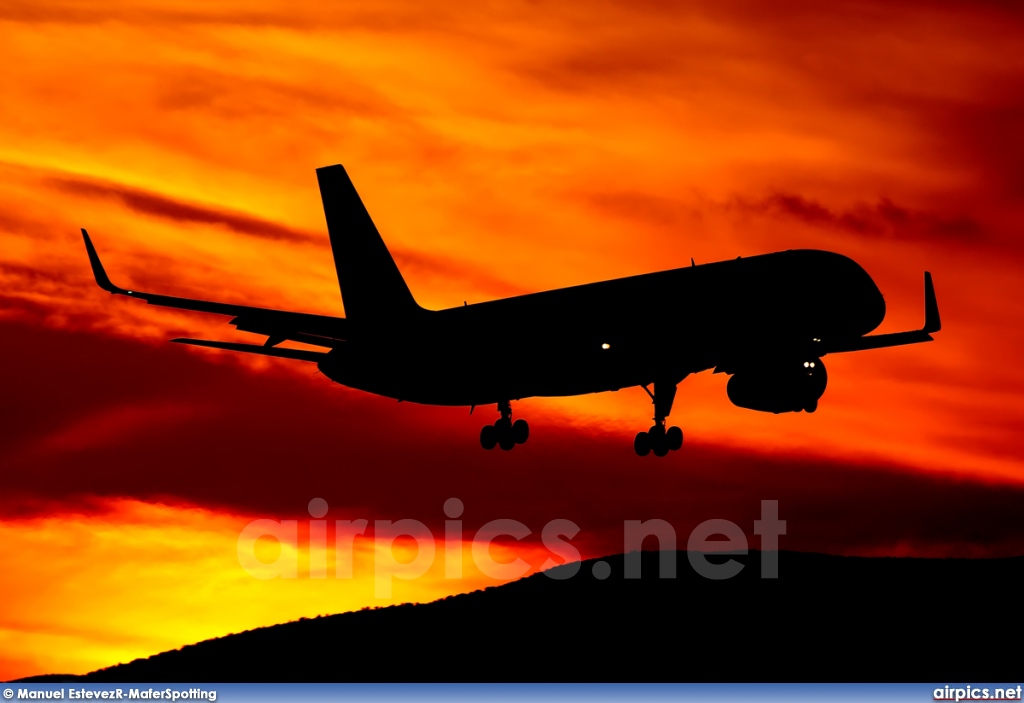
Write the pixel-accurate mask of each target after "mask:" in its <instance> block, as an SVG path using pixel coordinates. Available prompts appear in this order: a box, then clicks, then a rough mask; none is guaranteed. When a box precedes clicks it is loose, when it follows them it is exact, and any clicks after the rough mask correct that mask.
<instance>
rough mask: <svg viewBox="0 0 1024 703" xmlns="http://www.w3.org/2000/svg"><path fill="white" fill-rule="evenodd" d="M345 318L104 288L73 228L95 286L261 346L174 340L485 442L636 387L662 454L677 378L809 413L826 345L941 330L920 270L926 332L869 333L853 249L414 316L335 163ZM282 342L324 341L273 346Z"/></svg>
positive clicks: (821, 383)
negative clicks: (204, 316)
mask: <svg viewBox="0 0 1024 703" xmlns="http://www.w3.org/2000/svg"><path fill="white" fill-rule="evenodd" d="M317 179H318V181H319V184H320V195H321V198H322V199H323V205H324V213H325V215H326V219H327V231H328V234H329V236H330V241H331V248H332V251H333V254H334V265H335V267H336V269H337V272H338V283H339V284H340V287H341V296H342V302H343V304H344V306H345V317H343V318H340V317H329V316H324V315H311V314H307V313H300V312H284V311H281V310H271V309H267V308H257V307H250V306H247V305H235V304H231V303H217V302H210V301H205V300H192V299H188V298H175V297H170V296H165V295H155V294H153V293H143V292H141V291H136V290H126V289H124V288H119V287H118V286H116V285H114V284H113V283H111V281H110V278H109V277H108V276H107V274H106V272H105V271H104V269H103V265H102V264H101V263H100V259H99V256H98V255H97V254H96V249H95V247H94V246H93V244H92V241H91V240H90V238H89V235H88V233H87V232H86V231H85V230H84V229H83V230H82V236H83V237H84V238H85V248H86V251H87V252H88V254H89V261H90V263H91V265H92V270H93V274H94V275H95V277H96V282H97V283H98V284H99V286H100V287H101V288H103V289H104V290H106V291H108V292H110V293H114V294H117V295H125V296H128V297H131V298H139V299H140V300H144V301H146V302H147V303H149V304H150V305H162V306H167V307H172V308H180V309H184V310H196V311H199V312H208V313H215V314H219V315H229V316H231V317H232V319H231V322H230V324H232V325H234V326H235V327H236V328H238V329H239V330H242V331H244V332H251V333H254V334H258V335H264V336H266V341H265V342H264V343H263V344H239V343H235V342H221V341H211V340H204V339H173V340H171V341H172V342H178V343H181V344H193V345H197V346H202V347H213V348H215V349H226V350H229V351H237V352H249V353H253V354H262V355H265V356H276V357H282V358H285V359H297V360H300V361H309V362H313V363H315V364H316V365H317V366H318V367H319V369H320V371H322V372H323V374H324V375H325V376H327V377H328V378H330V379H332V380H334V381H336V382H338V383H341V384H343V385H346V386H350V387H352V388H356V389H359V390H363V391H366V392H369V393H376V394H378V395H382V396H385V397H388V398H394V399H397V400H399V401H408V402H413V403H425V404H430V405H461V406H469V408H470V412H472V410H473V408H475V407H476V406H483V405H496V406H497V409H498V413H499V415H500V417H499V419H498V420H496V421H495V422H494V424H492V425H487V426H486V427H484V428H483V429H482V430H481V432H480V444H481V446H483V447H484V449H493V448H494V447H495V446H500V447H501V448H502V449H504V450H508V449H512V448H513V447H514V446H515V445H516V444H522V443H524V442H526V440H527V437H528V436H529V433H530V428H529V425H527V423H526V421H525V420H523V419H521V418H519V419H516V420H515V421H514V422H513V421H512V401H514V400H519V399H521V398H529V397H532V396H572V395H582V394H585V393H600V392H604V391H615V390H619V389H620V388H629V387H633V386H640V387H641V388H643V389H644V390H646V391H647V393H648V395H650V397H651V401H652V403H653V405H654V424H653V426H652V427H651V428H650V429H648V430H646V431H643V432H640V433H639V434H637V435H636V439H635V440H634V443H633V447H634V449H635V451H636V453H637V454H639V455H640V456H646V455H647V454H650V453H652V452H653V453H654V454H655V455H656V456H665V455H666V454H667V453H668V452H670V451H674V450H677V449H679V448H680V447H681V446H682V443H683V433H682V430H680V429H679V428H678V427H674V426H673V427H666V418H668V416H669V413H670V412H671V410H672V403H673V401H674V399H675V395H676V386H677V385H678V384H679V383H680V382H681V381H682V380H683V379H684V378H686V377H687V376H688V375H690V374H693V373H698V372H701V371H708V370H713V372H714V373H724V374H728V375H730V376H731V378H730V379H729V382H728V384H727V387H726V390H727V393H728V396H729V399H730V400H731V401H732V402H733V403H734V404H736V405H738V406H740V407H743V408H750V409H752V410H760V411H763V412H770V413H783V412H801V411H803V412H809V413H810V412H814V411H815V410H816V409H817V407H818V399H819V398H821V396H822V394H823V393H824V392H825V384H826V381H827V376H826V373H825V365H824V364H823V363H822V361H821V358H822V357H823V356H825V355H826V354H837V353H841V352H851V351H861V350H865V349H878V348H881V347H893V346H898V345H902V344H916V343H918V342H928V341H931V340H932V336H931V335H932V333H934V332H937V331H939V328H940V322H939V309H938V305H937V303H936V300H935V290H934V288H933V286H932V279H931V275H930V274H929V273H927V272H926V273H925V274H924V326H923V327H922V328H921V329H919V330H915V331H910V332H897V333H891V334H877V335H871V334H870V332H871V331H872V330H874V329H875V328H877V327H878V326H879V324H881V322H882V318H883V317H884V316H885V301H884V299H883V298H882V294H881V292H880V291H879V290H878V287H877V286H876V285H875V283H874V281H872V280H871V277H870V276H869V275H868V274H867V272H865V271H864V269H863V268H861V267H860V266H859V265H858V264H857V263H855V262H854V261H852V260H851V259H849V258H847V257H845V256H842V255H840V254H835V253H832V252H828V251H816V250H790V251H782V252H777V253H774V254H764V255H761V256H751V257H744V258H736V259H733V260H730V261H720V262H716V263H709V264H701V265H695V264H694V262H693V260H692V259H691V261H690V265H689V266H685V267H683V268H677V269H673V270H669V271H661V272H658V273H649V274H644V275H640V276H630V277H628V278H619V279H615V280H610V281H602V282H599V283H589V284H586V285H580V286H573V287H570V288H561V289H558V290H552V291H546V292H543V293H531V294H528V295H521V296H516V297H514V298H505V299H503V300H494V301H490V302H484V303H477V304H474V305H463V306H462V307H455V308H449V309H446V310H426V309H424V308H422V307H420V306H419V305H418V304H417V303H416V300H415V299H414V298H413V296H412V293H410V291H409V287H408V286H407V285H406V283H405V280H404V279H403V278H402V274H401V273H400V272H399V270H398V267H397V266H396V265H395V261H394V259H393V258H392V257H391V254H390V253H389V252H388V249H387V247H386V246H385V244H384V241H383V240H382V239H381V236H380V234H379V233H378V232H377V228H376V227H375V226H374V224H373V221H372V220H371V219H370V216H369V214H368V213H367V211H366V208H365V207H364V206H363V203H362V201H361V200H360V198H359V195H358V194H357V193H356V190H355V187H354V186H353V185H352V181H351V180H350V179H349V176H348V174H347V173H346V172H345V169H344V168H343V167H342V166H340V165H335V166H326V167H324V168H320V169H317ZM286 341H292V342H299V343H302V344H305V345H307V346H314V347H319V348H321V349H322V350H323V351H313V350H307V349H295V348H289V347H282V346H279V345H280V344H282V343H283V342H286Z"/></svg>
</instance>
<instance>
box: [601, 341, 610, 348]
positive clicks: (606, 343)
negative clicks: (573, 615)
mask: <svg viewBox="0 0 1024 703" xmlns="http://www.w3.org/2000/svg"><path fill="white" fill-rule="evenodd" d="M601 348H602V349H611V348H612V345H611V344H609V343H608V342H605V343H604V344H602V345H601Z"/></svg>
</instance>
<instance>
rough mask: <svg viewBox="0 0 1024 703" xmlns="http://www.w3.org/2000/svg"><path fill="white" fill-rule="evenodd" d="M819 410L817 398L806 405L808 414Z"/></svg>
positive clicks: (805, 408)
mask: <svg viewBox="0 0 1024 703" xmlns="http://www.w3.org/2000/svg"><path fill="white" fill-rule="evenodd" d="M817 409H818V400H817V398H815V399H814V400H811V401H808V402H807V404H806V405H804V410H805V411H806V412H809V413H813V412H814V411H815V410H817Z"/></svg>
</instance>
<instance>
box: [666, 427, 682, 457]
mask: <svg viewBox="0 0 1024 703" xmlns="http://www.w3.org/2000/svg"><path fill="white" fill-rule="evenodd" d="M665 440H666V441H667V442H668V448H669V450H670V451H673V452H674V451H676V450H678V449H679V448H680V447H682V446H683V431H682V430H681V429H679V428H678V427H669V428H668V432H666V433H665Z"/></svg>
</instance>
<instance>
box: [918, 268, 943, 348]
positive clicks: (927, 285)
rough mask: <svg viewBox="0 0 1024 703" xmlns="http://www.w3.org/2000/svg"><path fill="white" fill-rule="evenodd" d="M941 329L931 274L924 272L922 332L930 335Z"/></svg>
mask: <svg viewBox="0 0 1024 703" xmlns="http://www.w3.org/2000/svg"><path fill="white" fill-rule="evenodd" d="M941 329H942V321H941V320H940V319H939V304H938V302H936V300H935V286H934V285H933V284H932V274H931V273H930V272H928V271H925V272H924V329H923V330H922V331H923V332H926V333H928V334H931V333H932V332H938V331H939V330H941Z"/></svg>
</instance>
